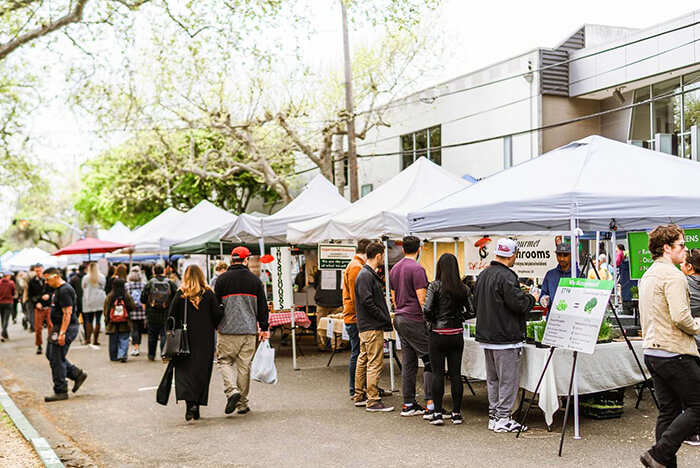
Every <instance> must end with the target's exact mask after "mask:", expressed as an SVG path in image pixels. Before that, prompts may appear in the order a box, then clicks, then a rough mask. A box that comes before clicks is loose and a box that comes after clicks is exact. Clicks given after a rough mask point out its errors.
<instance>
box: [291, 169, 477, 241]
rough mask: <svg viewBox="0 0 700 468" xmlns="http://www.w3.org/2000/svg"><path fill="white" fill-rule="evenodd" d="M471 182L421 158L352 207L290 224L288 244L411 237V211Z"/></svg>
mask: <svg viewBox="0 0 700 468" xmlns="http://www.w3.org/2000/svg"><path fill="white" fill-rule="evenodd" d="M469 185H470V183H469V182H467V181H466V180H463V179H460V178H459V177H457V176H455V175H454V174H452V173H450V172H449V171H447V170H446V169H443V168H442V167H440V166H438V165H437V164H435V163H433V162H431V161H429V160H428V159H426V158H424V157H422V158H419V159H418V160H417V161H416V162H414V163H413V164H411V165H410V166H409V167H407V168H406V169H404V170H403V171H401V172H400V173H399V174H397V175H395V176H394V177H392V178H391V179H389V180H388V181H386V182H385V183H384V184H382V185H380V186H379V187H378V188H377V189H376V190H374V191H373V192H370V193H369V194H367V195H366V196H364V197H363V198H361V199H360V200H358V201H356V202H355V203H353V204H352V205H351V206H350V207H349V208H347V209H342V210H340V211H337V212H335V213H333V214H331V215H328V216H324V217H322V218H319V219H314V220H310V221H305V222H300V223H293V224H290V225H289V227H288V229H287V241H289V242H290V243H293V244H304V243H317V242H322V241H324V240H328V239H361V238H376V237H382V236H388V237H403V236H404V235H406V234H408V232H409V229H408V223H407V222H406V214H407V213H408V211H409V210H410V209H413V208H415V207H418V206H425V205H426V204H429V203H432V202H434V201H436V200H439V199H441V198H443V197H445V196H447V195H449V194H451V193H454V192H456V191H457V190H459V189H462V188H464V187H467V186H469Z"/></svg>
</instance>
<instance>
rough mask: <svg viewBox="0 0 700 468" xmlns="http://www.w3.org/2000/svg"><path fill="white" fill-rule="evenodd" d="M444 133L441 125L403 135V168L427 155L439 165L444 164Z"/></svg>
mask: <svg viewBox="0 0 700 468" xmlns="http://www.w3.org/2000/svg"><path fill="white" fill-rule="evenodd" d="M441 146H442V135H441V129H440V125H436V126H435V127H430V128H424V129H423V130H418V131H417V132H413V133H409V134H407V135H402V136H401V169H406V168H407V167H408V166H410V165H411V164H413V162H414V161H415V160H416V159H418V158H420V157H421V156H425V157H426V158H428V159H429V160H431V161H432V162H434V163H435V164H437V165H442V150H441V149H440V147H441Z"/></svg>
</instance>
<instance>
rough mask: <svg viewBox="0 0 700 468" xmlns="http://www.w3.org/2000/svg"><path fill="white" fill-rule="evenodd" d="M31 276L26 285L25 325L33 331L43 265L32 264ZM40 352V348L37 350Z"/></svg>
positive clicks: (42, 287)
mask: <svg viewBox="0 0 700 468" xmlns="http://www.w3.org/2000/svg"><path fill="white" fill-rule="evenodd" d="M32 273H33V275H34V276H33V277H32V278H30V279H29V283H28V285H27V299H28V301H27V309H26V310H27V325H28V326H29V331H30V332H34V321H35V316H34V313H35V310H36V306H37V304H38V303H39V302H40V301H41V296H42V295H43V294H44V267H43V266H41V265H40V264H36V265H34V266H32ZM39 354H41V350H39Z"/></svg>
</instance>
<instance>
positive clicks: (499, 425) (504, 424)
mask: <svg viewBox="0 0 700 468" xmlns="http://www.w3.org/2000/svg"><path fill="white" fill-rule="evenodd" d="M518 429H520V423H518V422H517V421H516V420H514V419H512V418H503V419H499V420H498V422H496V425H495V426H494V428H493V432H517V431H518ZM520 430H521V431H522V432H525V431H527V426H522V429H520Z"/></svg>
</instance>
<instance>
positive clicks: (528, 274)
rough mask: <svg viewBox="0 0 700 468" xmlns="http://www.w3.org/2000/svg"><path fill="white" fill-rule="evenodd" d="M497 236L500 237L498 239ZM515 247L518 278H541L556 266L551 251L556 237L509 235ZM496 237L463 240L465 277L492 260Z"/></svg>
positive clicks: (553, 253)
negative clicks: (516, 248) (515, 244)
mask: <svg viewBox="0 0 700 468" xmlns="http://www.w3.org/2000/svg"><path fill="white" fill-rule="evenodd" d="M499 237H500V236H499ZM511 237H512V238H513V239H515V242H516V243H517V244H518V259H517V260H516V262H515V266H513V271H515V273H517V275H518V276H519V277H521V278H540V279H542V278H544V275H545V274H546V273H547V272H548V271H549V270H551V269H552V268H556V266H557V255H556V253H555V252H554V250H555V248H556V242H555V241H556V240H559V241H560V242H561V241H562V239H561V236H559V239H557V237H555V236H511ZM497 241H498V237H477V236H469V237H467V238H466V241H465V243H464V247H465V249H466V259H467V265H466V270H465V274H467V275H478V274H479V273H481V271H482V270H484V269H485V268H486V267H488V266H489V264H490V263H491V261H492V260H494V259H495V255H494V253H493V250H494V248H495V246H496V242H497Z"/></svg>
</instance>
